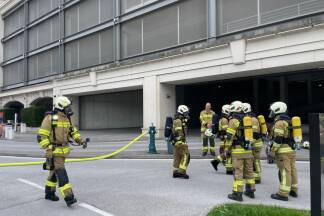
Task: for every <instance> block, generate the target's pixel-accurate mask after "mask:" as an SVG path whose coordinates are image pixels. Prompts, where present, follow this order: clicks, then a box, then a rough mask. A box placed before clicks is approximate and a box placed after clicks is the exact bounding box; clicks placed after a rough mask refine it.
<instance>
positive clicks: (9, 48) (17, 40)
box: [3, 34, 24, 61]
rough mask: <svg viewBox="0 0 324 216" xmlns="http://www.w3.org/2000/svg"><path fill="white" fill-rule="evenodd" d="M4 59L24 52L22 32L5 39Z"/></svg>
mask: <svg viewBox="0 0 324 216" xmlns="http://www.w3.org/2000/svg"><path fill="white" fill-rule="evenodd" d="M3 50H4V60H5V61H6V60H9V59H11V58H14V57H17V56H19V55H22V54H23V52H24V37H23V34H19V35H18V36H16V37H14V38H12V39H10V40H9V41H6V42H5V43H4V48H3Z"/></svg>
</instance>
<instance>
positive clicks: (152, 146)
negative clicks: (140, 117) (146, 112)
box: [148, 124, 157, 154]
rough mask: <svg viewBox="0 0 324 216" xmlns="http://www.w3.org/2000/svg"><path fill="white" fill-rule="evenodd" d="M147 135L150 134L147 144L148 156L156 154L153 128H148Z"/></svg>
mask: <svg viewBox="0 0 324 216" xmlns="http://www.w3.org/2000/svg"><path fill="white" fill-rule="evenodd" d="M149 134H150V143H149V152H148V153H149V154H157V152H156V146H155V134H156V130H155V127H154V126H153V124H152V126H151V127H150V128H149Z"/></svg>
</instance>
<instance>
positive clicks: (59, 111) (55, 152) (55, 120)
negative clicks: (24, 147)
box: [37, 96, 86, 206]
mask: <svg viewBox="0 0 324 216" xmlns="http://www.w3.org/2000/svg"><path fill="white" fill-rule="evenodd" d="M72 115H73V112H72V109H71V101H70V100H69V99H68V98H67V97H64V96H61V97H58V98H56V99H55V102H54V109H53V111H52V112H51V113H48V114H47V115H46V116H45V118H44V120H43V122H42V125H41V127H40V129H39V130H38V135H37V140H38V143H39V144H40V146H41V148H42V149H44V150H45V154H46V163H45V164H44V169H47V170H49V176H48V178H47V181H46V185H45V199H47V200H51V201H58V200H59V197H58V196H56V193H55V192H56V187H57V184H58V187H59V189H60V192H61V195H62V197H63V198H64V200H65V202H66V204H67V206H71V205H72V204H74V203H76V202H77V200H76V199H75V197H74V194H73V191H72V185H71V184H70V181H69V178H68V175H67V172H66V169H65V166H64V163H65V158H66V157H67V156H68V155H69V153H70V147H69V143H70V138H72V139H73V140H74V141H75V142H77V143H79V144H80V145H83V144H86V142H85V141H84V140H83V139H82V138H81V136H80V133H79V132H78V130H77V129H76V128H75V127H73V126H72V123H71V120H70V117H71V116H72Z"/></svg>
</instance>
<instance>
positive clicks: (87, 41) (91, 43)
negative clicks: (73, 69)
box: [79, 34, 99, 68]
mask: <svg viewBox="0 0 324 216" xmlns="http://www.w3.org/2000/svg"><path fill="white" fill-rule="evenodd" d="M79 45H80V50H79V56H80V64H79V67H80V68H84V67H89V66H93V65H97V64H99V34H93V35H90V36H87V37H85V38H82V39H80V41H79Z"/></svg>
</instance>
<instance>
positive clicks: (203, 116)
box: [199, 103, 216, 156]
mask: <svg viewBox="0 0 324 216" xmlns="http://www.w3.org/2000/svg"><path fill="white" fill-rule="evenodd" d="M214 115H215V112H214V111H213V110H212V109H211V104H210V103H206V106H205V109H204V110H203V111H201V112H200V116H199V119H200V123H201V128H200V132H201V138H202V140H203V146H202V156H206V155H207V153H208V143H209V145H210V148H209V151H210V154H211V155H213V156H215V150H216V149H215V139H214V136H206V134H205V132H206V130H207V129H211V128H212V120H213V116H214Z"/></svg>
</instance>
